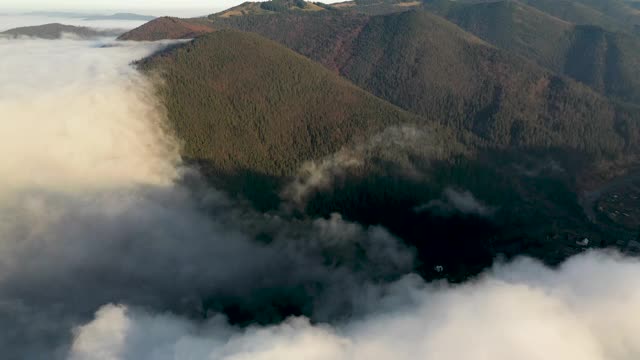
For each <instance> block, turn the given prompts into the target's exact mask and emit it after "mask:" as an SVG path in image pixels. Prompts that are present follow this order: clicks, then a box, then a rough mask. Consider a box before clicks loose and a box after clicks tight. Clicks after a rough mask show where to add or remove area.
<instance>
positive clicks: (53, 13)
mask: <svg viewBox="0 0 640 360" xmlns="http://www.w3.org/2000/svg"><path fill="white" fill-rule="evenodd" d="M25 15H34V16H46V17H63V18H77V19H83V20H142V21H149V20H153V19H155V18H156V17H155V16H149V15H140V14H133V13H116V14H110V15H104V14H83V13H74V12H59V11H34V12H29V13H26V14H25Z"/></svg>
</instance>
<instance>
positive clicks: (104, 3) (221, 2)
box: [0, 0, 337, 14]
mask: <svg viewBox="0 0 640 360" xmlns="http://www.w3.org/2000/svg"><path fill="white" fill-rule="evenodd" d="M244 1H245V0H91V1H87V0H2V4H0V10H3V11H9V10H19V11H22V10H28V11H33V10H67V11H68V10H78V11H105V10H106V11H113V10H115V11H119V10H121V11H125V10H130V11H132V10H136V11H138V12H144V13H151V14H154V13H156V12H157V11H158V10H160V11H164V10H170V9H181V10H187V9H198V10H200V9H202V10H220V9H225V8H228V7H230V6H234V5H237V4H240V3H242V2H244ZM324 2H326V3H331V2H337V0H325V1H324Z"/></svg>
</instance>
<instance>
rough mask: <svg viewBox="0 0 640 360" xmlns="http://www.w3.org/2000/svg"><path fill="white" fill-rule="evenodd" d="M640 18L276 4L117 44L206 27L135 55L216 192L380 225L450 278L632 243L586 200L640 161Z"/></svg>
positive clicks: (574, 10)
mask: <svg viewBox="0 0 640 360" xmlns="http://www.w3.org/2000/svg"><path fill="white" fill-rule="evenodd" d="M605 5H607V6H605ZM637 24H638V17H637V16H636V10H635V7H634V6H632V5H631V4H630V3H628V2H622V1H604V0H602V1H599V0H558V1H553V2H545V1H544V0H536V1H533V0H527V1H522V2H518V1H492V2H487V1H448V0H426V1H424V2H421V1H394V0H384V1H381V0H358V1H355V2H345V3H338V4H331V5H326V4H322V3H308V2H304V1H294V0H272V1H267V2H255V3H250V2H249V3H244V4H242V5H239V6H237V7H234V8H231V9H228V10H225V11H222V12H218V13H215V14H211V15H209V16H208V17H206V18H193V19H178V18H166V17H164V18H158V19H155V20H153V21H151V22H149V23H147V24H145V25H143V26H141V27H139V28H137V29H134V30H132V31H130V32H128V33H126V34H123V35H122V36H121V37H120V39H122V40H146V41H148V40H160V39H187V38H195V40H194V41H192V42H188V43H185V44H182V45H176V46H174V47H171V48H169V49H167V50H165V51H162V52H160V53H158V54H156V55H153V56H151V57H149V58H147V59H144V60H142V61H140V62H139V63H138V66H139V67H140V68H141V69H142V70H144V71H145V72H148V73H149V74H154V76H160V77H161V78H162V79H163V81H162V85H161V86H159V87H158V95H159V96H160V97H161V99H163V101H164V104H165V105H166V107H167V110H168V117H169V120H170V122H171V125H172V126H173V128H174V130H175V131H176V135H177V136H178V137H179V138H180V139H182V141H183V143H184V150H183V156H184V157H185V158H186V159H187V160H188V161H190V162H192V163H193V164H197V165H198V166H200V167H201V169H202V170H203V172H204V173H205V174H206V175H207V176H208V177H209V178H210V179H211V181H212V182H214V183H216V184H217V185H218V186H219V187H221V188H222V189H225V190H227V191H229V192H231V193H232V194H234V195H235V196H238V197H240V198H243V199H246V200H248V201H249V202H251V203H252V204H254V206H256V207H259V208H261V209H263V210H274V211H275V210H280V211H281V210H282V209H288V211H293V213H294V214H296V216H307V215H326V216H328V215H329V214H331V213H332V212H340V213H341V214H343V215H344V216H345V217H346V218H348V219H354V220H357V221H360V222H363V223H367V224H382V225H384V226H386V227H387V228H389V229H390V230H391V231H392V232H393V233H394V234H396V235H397V236H400V237H401V238H403V239H405V241H407V242H409V243H410V244H412V245H413V246H415V247H416V248H417V249H418V252H419V253H420V258H421V261H422V263H423V265H424V269H423V270H424V271H426V272H428V271H430V270H429V269H430V268H432V265H433V264H435V263H446V268H447V269H451V270H450V271H451V273H449V274H448V275H450V276H452V277H454V278H455V277H458V276H459V277H464V276H467V275H469V274H471V273H474V272H475V271H477V270H478V269H480V268H482V267H483V266H485V265H486V264H487V263H488V262H490V261H491V259H493V258H494V257H495V256H496V255H497V254H503V255H506V256H516V255H518V254H529V255H533V256H536V257H539V258H541V259H543V260H545V261H547V262H549V263H557V262H559V261H561V260H562V259H564V258H566V256H569V255H571V254H574V253H576V252H579V251H582V250H583V247H582V245H580V244H583V243H584V242H581V240H582V239H584V238H585V237H588V238H589V239H591V242H590V243H591V244H596V245H594V246H610V245H615V246H618V247H619V248H621V249H622V250H625V251H626V250H628V249H629V246H627V244H629V243H631V242H632V241H635V238H636V236H637V231H638V229H637V228H634V227H633V226H629V225H628V224H629V223H633V221H627V220H628V219H627V220H625V221H626V222H625V223H624V224H626V225H621V224H622V223H618V222H615V221H612V220H610V219H612V217H610V216H609V215H610V214H607V213H606V211H605V210H598V209H599V208H596V205H595V204H596V203H597V199H596V198H597V197H595V198H594V196H593V195H589V194H599V195H598V196H603V195H602V193H604V192H605V190H604V189H611V186H607V184H608V183H609V181H610V180H611V178H614V177H616V176H620V175H622V176H624V174H625V173H626V172H631V171H632V170H633V169H634V168H635V167H636V166H637V165H638V163H639V162H640V156H638V155H639V154H640V152H639V151H640V73H639V70H638V69H640V67H638V64H637V63H638V61H640V42H639V41H640V39H639V38H638V34H637V33H636V25H637ZM617 183H624V182H617ZM452 189H453V190H452ZM600 190H602V191H600ZM456 191H458V192H456ZM467 192H468V193H467ZM452 194H454V195H452ZM455 194H467V195H464V196H463V197H465V196H466V199H467V200H469V199H472V200H473V201H471V203H473V204H474V206H471V207H469V206H458V205H459V204H458V205H456V200H455V199H453V198H455V196H458V195H455ZM468 194H472V195H468ZM452 196H453V198H452ZM460 196H462V195H460ZM452 199H453V200H452ZM594 199H596V200H594ZM470 208H474V209H475V210H470ZM488 209H493V210H491V211H489V210H488ZM632 210H633V209H627V210H625V211H627V212H626V213H629V214H630V213H632ZM603 211H605V212H603ZM594 212H595V213H597V214H596V215H594ZM607 219H608V220H607ZM636 222H637V226H638V227H639V228H640V216H638V218H637V221H636ZM613 239H618V242H617V243H616V242H615V241H614V240H613ZM620 239H623V240H620Z"/></svg>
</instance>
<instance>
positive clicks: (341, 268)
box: [0, 39, 640, 360]
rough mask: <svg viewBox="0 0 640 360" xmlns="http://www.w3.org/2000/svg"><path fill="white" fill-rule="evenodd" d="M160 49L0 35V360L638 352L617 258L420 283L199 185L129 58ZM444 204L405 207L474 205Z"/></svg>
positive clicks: (366, 251) (628, 271)
mask: <svg viewBox="0 0 640 360" xmlns="http://www.w3.org/2000/svg"><path fill="white" fill-rule="evenodd" d="M105 45H107V46H105ZM111 45H117V46H111ZM163 46H166V43H165V44H163V43H154V44H150V43H128V42H121V43H117V44H116V43H114V42H112V41H111V40H106V39H105V40H96V41H80V40H69V39H66V40H55V41H46V40H33V39H20V40H0V114H1V117H0V154H2V155H0V156H1V158H0V349H2V355H1V356H0V357H2V358H6V359H234V360H239V359H363V360H364V359H415V358H425V359H443V360H449V359H451V360H453V359H471V358H473V359H492V360H502V359H505V360H506V359H581V360H591V359H594V360H596V359H597V360H600V359H602V360H604V359H615V360H626V359H638V358H640V341H638V334H639V333H640V307H639V306H638V304H640V263H639V262H638V261H637V260H636V259H632V258H625V257H622V256H621V255H618V254H617V253H614V252H611V253H609V252H586V253H584V254H582V255H579V256H576V257H573V258H571V259H569V260H568V261H567V262H565V263H564V264H563V265H561V266H560V267H559V268H558V269H549V268H547V267H545V266H543V265H541V264H540V263H538V262H536V261H533V260H530V259H526V258H521V259H517V260H515V261H514V262H511V263H497V264H496V265H494V266H493V267H492V268H491V269H487V270H486V272H485V273H483V274H482V275H481V276H479V277H477V278H476V279H473V280H470V281H468V282H467V283H464V284H458V285H451V284H447V283H446V282H444V281H442V282H435V283H425V282H424V281H423V280H422V279H421V278H420V277H419V276H418V275H415V274H412V271H413V269H415V266H416V260H415V254H414V250H413V249H412V248H409V247H407V246H405V245H404V244H403V243H402V241H401V240H399V239H397V238H395V237H394V236H393V235H391V234H390V233H389V232H388V231H387V230H386V229H384V228H382V227H376V226H371V227H366V226H362V225H360V224H357V223H352V222H349V221H346V220H344V219H343V218H342V217H341V216H340V215H339V214H334V215H333V216H332V217H330V218H327V219H311V220H300V219H291V218H288V217H286V216H281V215H278V213H259V212H256V211H254V210H251V209H250V208H247V207H245V206H244V205H243V204H239V203H237V202H236V201H234V200H232V199H231V198H230V197H228V196H227V195H226V194H224V193H223V192H221V191H219V190H216V189H212V188H211V187H210V186H209V185H207V184H206V182H205V181H203V180H202V179H201V177H200V176H199V174H198V173H197V171H196V170H195V169H190V168H189V167H188V166H185V165H184V164H183V163H182V162H181V159H180V147H181V144H180V142H179V141H178V140H176V139H175V138H173V137H172V135H171V131H170V127H169V126H168V124H167V119H166V114H165V112H164V110H163V107H162V104H160V103H159V101H158V100H157V99H156V98H155V97H154V90H153V84H152V83H151V82H150V81H149V80H148V79H146V78H145V77H143V75H142V74H140V73H138V72H137V71H136V70H135V69H134V67H132V66H131V65H130V63H131V62H132V61H134V60H137V59H140V58H142V57H144V56H146V55H149V54H151V53H152V52H154V51H157V50H159V49H161V48H162V47H163ZM309 182H310V185H308V186H318V185H317V184H321V185H322V186H330V184H331V182H327V181H324V180H319V179H311V180H310V181H309ZM303 185H304V184H303ZM305 186H307V185H305ZM299 187H302V185H299ZM295 189H296V191H295V192H294V194H293V195H291V196H293V197H295V196H297V197H298V198H300V196H301V195H299V194H300V193H301V191H299V190H298V188H295ZM298 200H299V199H298ZM446 200H447V201H446V202H444V201H438V202H434V203H429V204H425V206H424V208H432V207H437V208H442V209H444V210H442V211H445V210H446V211H449V210H448V209H450V208H453V207H456V208H461V207H462V208H464V209H466V210H467V211H469V212H483V213H490V212H491V211H493V210H492V209H490V208H488V207H486V206H484V205H483V204H481V203H479V202H478V201H477V200H476V199H475V198H474V197H473V195H472V194H470V193H466V192H456V191H454V190H448V192H447V194H446ZM420 210H423V209H417V211H420ZM289 309H290V310H289ZM283 314H286V315H291V316H283Z"/></svg>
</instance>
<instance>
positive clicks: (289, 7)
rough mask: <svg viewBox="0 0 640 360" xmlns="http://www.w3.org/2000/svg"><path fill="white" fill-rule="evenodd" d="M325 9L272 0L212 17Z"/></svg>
mask: <svg viewBox="0 0 640 360" xmlns="http://www.w3.org/2000/svg"><path fill="white" fill-rule="evenodd" d="M323 10H325V7H322V6H320V5H317V4H315V3H312V2H306V1H304V0H270V1H263V2H245V3H242V4H240V5H238V6H234V7H232V8H230V9H227V10H225V11H222V12H219V13H217V14H213V15H211V17H220V18H228V17H232V16H246V15H268V14H273V13H282V12H291V11H323Z"/></svg>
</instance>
